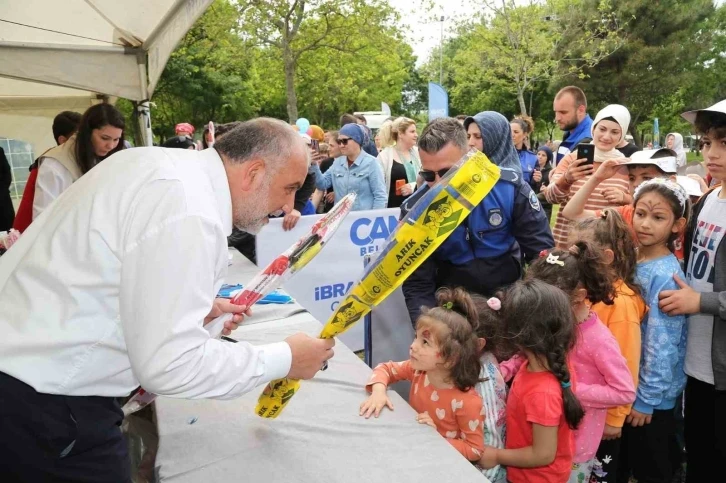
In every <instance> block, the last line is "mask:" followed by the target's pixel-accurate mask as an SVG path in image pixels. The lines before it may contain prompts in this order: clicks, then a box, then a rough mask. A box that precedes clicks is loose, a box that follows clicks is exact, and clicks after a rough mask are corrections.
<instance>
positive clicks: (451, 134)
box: [418, 117, 469, 154]
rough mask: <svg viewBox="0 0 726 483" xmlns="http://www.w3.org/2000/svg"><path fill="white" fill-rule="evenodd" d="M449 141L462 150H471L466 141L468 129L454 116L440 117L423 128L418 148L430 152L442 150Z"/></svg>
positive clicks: (434, 152)
mask: <svg viewBox="0 0 726 483" xmlns="http://www.w3.org/2000/svg"><path fill="white" fill-rule="evenodd" d="M448 143H451V144H453V145H454V146H456V147H458V148H459V149H461V150H462V151H464V152H466V151H468V150H469V148H468V146H467V141H466V129H464V126H462V125H461V123H460V122H459V121H457V120H456V119H454V118H452V117H439V118H437V119H434V120H433V121H431V122H430V123H428V124H427V125H426V127H424V128H423V131H422V132H421V136H420V137H419V138H418V148H419V149H420V150H422V151H426V152H427V153H430V154H436V153H438V152H439V151H441V150H442V149H443V148H444V146H446V145H447V144H448Z"/></svg>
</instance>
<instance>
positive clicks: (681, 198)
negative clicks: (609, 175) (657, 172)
mask: <svg viewBox="0 0 726 483" xmlns="http://www.w3.org/2000/svg"><path fill="white" fill-rule="evenodd" d="M653 185H660V186H663V187H664V188H667V189H668V190H670V191H671V192H672V193H673V194H674V195H675V197H676V198H677V199H678V204H680V205H681V216H683V215H685V213H686V207H687V200H688V195H687V194H686V191H685V190H684V189H683V187H682V186H681V185H679V184H678V183H676V182H673V181H671V180H670V179H667V178H653V179H649V180H648V181H646V182H644V183H643V184H641V185H640V186H638V187H637V188H635V194H634V196H633V199H634V200H637V199H638V198H640V194H641V193H642V192H643V188H646V187H648V186H653Z"/></svg>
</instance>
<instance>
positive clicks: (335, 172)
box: [313, 123, 388, 211]
mask: <svg viewBox="0 0 726 483" xmlns="http://www.w3.org/2000/svg"><path fill="white" fill-rule="evenodd" d="M364 143H365V133H364V131H363V130H362V129H361V127H360V126H358V125H357V124H352V123H351V124H346V125H345V126H343V127H342V128H341V130H340V131H339V132H338V146H339V147H340V152H341V154H342V156H339V157H337V158H335V161H333V165H332V166H331V167H330V169H328V170H327V171H326V172H325V173H322V172H321V171H320V166H319V165H318V164H317V162H316V161H315V160H314V162H315V165H314V167H313V172H314V174H315V185H316V186H317V188H318V189H319V190H327V189H330V188H331V187H332V188H333V190H334V191H335V202H336V203H337V202H338V201H339V200H340V199H341V198H342V197H344V196H345V195H347V194H348V193H355V194H356V195H358V196H357V197H356V199H355V203H354V204H353V210H356V211H358V210H375V209H379V208H385V207H386V204H387V203H388V193H386V185H385V181H384V178H383V170H382V169H381V165H380V164H379V163H378V160H377V159H376V158H374V157H373V156H371V155H370V154H368V153H366V152H365V151H363V150H362V149H361V146H362V145H363V144H364Z"/></svg>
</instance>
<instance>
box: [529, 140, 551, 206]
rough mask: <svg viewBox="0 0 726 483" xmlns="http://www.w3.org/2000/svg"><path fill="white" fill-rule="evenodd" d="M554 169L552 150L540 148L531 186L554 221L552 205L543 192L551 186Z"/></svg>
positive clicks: (544, 147)
mask: <svg viewBox="0 0 726 483" xmlns="http://www.w3.org/2000/svg"><path fill="white" fill-rule="evenodd" d="M553 168H554V166H552V150H551V149H550V148H548V147H547V146H540V147H539V148H538V149H537V165H536V166H535V168H534V172H533V173H532V180H531V181H530V182H529V185H530V186H531V187H532V191H534V192H535V193H537V198H539V202H540V203H541V204H542V208H544V211H545V213H546V214H547V219H548V220H551V219H552V205H551V204H550V203H548V202H547V200H546V199H545V196H544V193H543V191H544V189H545V188H547V186H548V185H549V184H550V171H552V169H553Z"/></svg>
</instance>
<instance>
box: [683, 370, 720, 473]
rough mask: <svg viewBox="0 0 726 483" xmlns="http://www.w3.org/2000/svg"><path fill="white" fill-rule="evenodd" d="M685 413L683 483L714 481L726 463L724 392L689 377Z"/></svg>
mask: <svg viewBox="0 0 726 483" xmlns="http://www.w3.org/2000/svg"><path fill="white" fill-rule="evenodd" d="M685 412H686V416H685V426H686V428H685V429H686V454H687V465H686V482H687V483H696V482H701V481H716V479H718V476H717V475H718V474H720V468H721V465H722V464H724V462H726V391H717V390H716V388H715V386H713V385H711V384H708V383H705V382H702V381H699V380H698V379H694V378H692V377H689V378H688V382H687V383H686V402H685Z"/></svg>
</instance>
